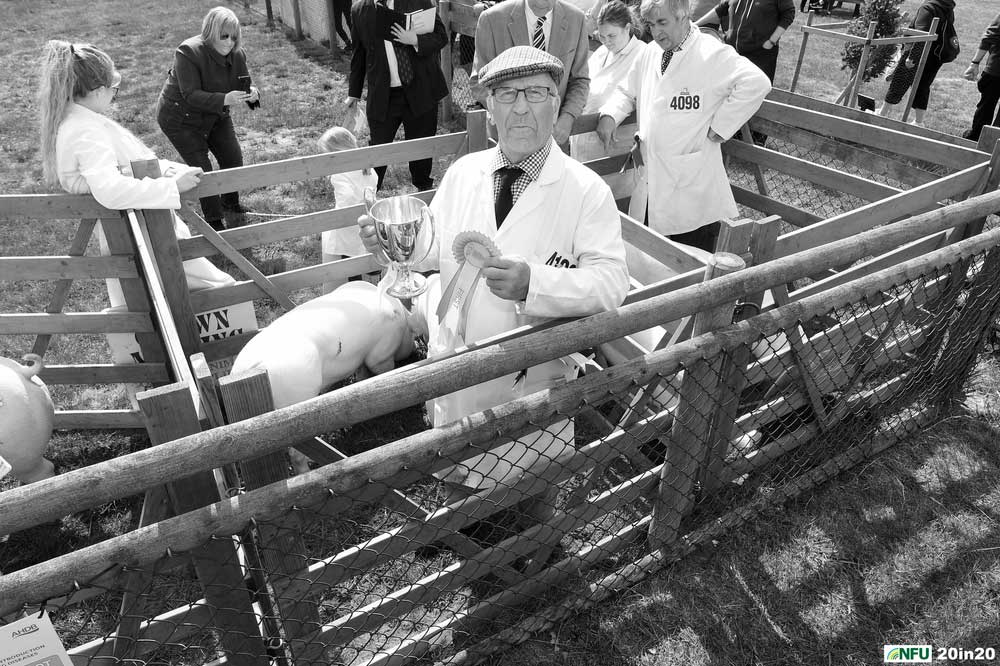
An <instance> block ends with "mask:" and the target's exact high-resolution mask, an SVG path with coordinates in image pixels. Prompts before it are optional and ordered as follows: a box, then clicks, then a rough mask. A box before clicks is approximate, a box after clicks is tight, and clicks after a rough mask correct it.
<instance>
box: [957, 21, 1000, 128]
mask: <svg viewBox="0 0 1000 666" xmlns="http://www.w3.org/2000/svg"><path fill="white" fill-rule="evenodd" d="M984 58H985V60H986V63H985V64H984V63H983V59H984ZM962 76H964V77H965V78H966V79H968V80H969V81H976V77H977V76H978V77H979V79H978V81H977V83H976V85H977V86H978V87H979V103H978V104H976V113H975V114H974V115H973V116H972V128H971V129H969V131H968V132H966V133H965V138H966V139H971V140H972V141H979V135H980V133H982V131H983V127H985V126H986V125H997V126H1000V113H996V117H994V113H995V112H996V110H997V103H998V102H1000V14H997V16H996V18H995V19H993V22H992V23H990V24H989V25H988V26H986V31H985V32H984V33H983V37H982V39H981V40H980V41H979V48H978V49H977V50H976V53H975V54H974V55H973V56H972V61H971V62H970V63H969V66H968V68H966V70H965V72H964V73H963V74H962Z"/></svg>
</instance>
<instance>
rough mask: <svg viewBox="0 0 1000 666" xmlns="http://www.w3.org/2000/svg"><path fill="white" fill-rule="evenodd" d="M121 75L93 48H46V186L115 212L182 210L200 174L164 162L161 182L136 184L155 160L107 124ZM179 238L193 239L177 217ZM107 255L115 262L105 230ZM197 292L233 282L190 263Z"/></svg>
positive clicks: (42, 94) (42, 92)
mask: <svg viewBox="0 0 1000 666" xmlns="http://www.w3.org/2000/svg"><path fill="white" fill-rule="evenodd" d="M121 80H122V77H121V74H119V73H118V71H117V70H116V69H115V66H114V63H113V62H112V60H111V58H110V57H109V56H108V54H106V53H104V52H103V51H101V50H100V49H98V48H96V47H95V46H93V45H90V44H70V43H69V42H65V41H61V40H52V41H50V42H48V43H47V44H46V45H45V51H44V54H43V58H42V66H41V76H40V87H39V91H38V100H39V109H40V135H41V144H42V145H41V152H42V173H43V176H44V178H45V182H46V183H48V184H50V185H55V184H57V183H58V184H59V185H60V186H62V188H63V189H64V190H66V191H67V192H69V193H71V194H91V195H93V197H94V199H96V200H97V202H98V203H99V204H101V205H102V206H105V207H106V208H111V209H113V210H124V209H128V208H139V209H169V210H177V209H179V208H180V207H181V198H180V195H181V194H182V193H184V192H187V191H188V190H191V189H193V188H194V187H196V186H197V185H198V181H199V180H200V178H201V174H202V170H201V169H199V168H197V167H189V166H187V165H185V164H178V163H176V162H170V161H167V160H160V170H161V172H162V173H163V177H161V178H142V179H136V178H133V177H132V174H131V167H130V164H131V162H133V161H135V160H149V159H156V155H155V154H154V153H153V151H152V150H150V149H149V148H147V147H146V146H145V144H143V143H142V142H141V141H140V140H139V139H137V138H136V137H135V136H134V135H133V134H132V133H131V132H129V131H128V130H127V129H125V128H124V127H122V126H121V125H119V124H118V123H116V122H115V121H114V120H112V119H111V118H109V117H108V116H107V114H108V112H109V111H110V110H111V107H112V103H113V102H114V100H115V97H117V95H118V87H119V85H121ZM173 220H174V232H175V233H176V234H177V237H178V238H190V237H191V233H190V232H189V231H188V229H187V227H186V226H185V225H184V223H183V222H181V220H180V219H179V218H178V217H177V216H176V215H174V216H173ZM98 236H99V241H100V246H101V252H102V253H103V254H109V253H110V251H109V249H108V245H107V241H106V239H105V237H104V233H103V230H99V232H98ZM184 272H185V275H186V276H187V285H188V288H189V289H191V290H197V289H205V288H208V287H217V286H222V285H226V284H232V283H234V282H235V280H233V278H232V277H230V276H229V275H227V274H226V273H224V272H223V271H221V270H219V269H218V268H216V267H215V266H214V265H213V264H212V263H211V262H210V261H208V260H207V259H205V258H200V259H192V260H190V261H185V262H184ZM108 296H109V298H110V301H111V306H112V307H116V306H120V305H124V304H125V298H124V296H123V294H122V291H121V286H120V285H119V283H118V280H108Z"/></svg>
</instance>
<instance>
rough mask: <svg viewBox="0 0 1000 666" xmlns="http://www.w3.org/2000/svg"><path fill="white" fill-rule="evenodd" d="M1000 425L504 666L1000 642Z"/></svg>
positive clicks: (754, 660)
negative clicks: (900, 645) (894, 644)
mask: <svg viewBox="0 0 1000 666" xmlns="http://www.w3.org/2000/svg"><path fill="white" fill-rule="evenodd" d="M997 441H1000V429H998V428H997V427H996V425H994V424H991V423H989V422H987V421H986V420H984V419H976V418H971V417H967V416H955V417H951V418H949V419H947V420H945V421H944V422H943V423H941V424H939V425H937V426H935V427H934V428H931V429H929V430H928V431H926V432H925V433H922V434H921V435H920V436H919V437H916V438H914V439H912V440H909V441H907V442H904V443H902V444H900V445H897V446H896V447H895V448H894V449H892V450H890V451H889V452H888V453H887V454H886V455H883V456H881V457H879V458H877V459H876V460H874V461H869V462H868V463H866V464H865V465H864V466H863V467H859V468H857V469H856V470H854V471H849V472H847V473H846V474H843V475H841V476H840V477H838V478H837V479H835V480H834V482H833V483H830V484H826V485H825V486H823V487H822V488H821V489H819V490H818V491H817V492H815V493H814V494H813V495H811V496H807V497H802V498H800V499H799V500H797V501H795V502H793V503H790V504H788V505H786V506H785V507H783V508H779V509H778V510H776V511H773V512H771V513H770V514H767V515H764V516H762V517H760V518H759V519H758V520H756V521H754V522H752V523H749V524H747V525H745V526H744V527H743V528H741V529H740V530H738V531H736V532H735V533H734V534H732V536H730V537H729V538H727V539H725V540H723V541H720V542H718V543H715V544H713V547H711V548H703V549H701V550H700V551H697V552H696V553H695V554H693V555H692V556H690V557H688V558H686V559H685V560H683V561H681V562H679V563H677V564H675V565H673V566H671V567H669V568H668V569H666V570H665V571H663V572H661V573H660V574H659V575H657V576H655V577H653V578H651V579H649V580H647V581H644V582H643V583H641V584H640V585H638V586H636V587H635V588H633V589H631V590H629V591H628V592H627V593H625V594H624V595H622V596H620V597H618V598H617V599H616V600H615V601H614V602H613V603H611V604H606V605H605V606H603V607H601V608H598V609H595V610H593V611H591V612H590V613H589V614H587V615H582V616H579V617H578V618H574V619H573V620H571V621H568V622H566V623H564V624H562V625H560V626H558V627H556V628H555V629H554V630H553V631H551V632H549V633H548V634H547V635H539V636H536V637H534V638H533V639H532V640H530V641H528V642H527V643H525V644H524V645H523V646H521V647H520V648H518V649H517V650H514V651H512V652H508V653H505V654H503V655H498V656H497V657H495V658H494V659H493V660H492V661H491V662H490V663H492V664H501V663H502V664H504V665H505V666H520V665H522V664H523V665H527V664H580V665H594V666H597V665H598V664H600V665H605V664H656V665H662V666H666V665H674V664H676V665H678V666H680V665H681V664H683V665H685V666H699V665H706V666H707V665H709V664H711V665H715V664H788V665H789V666H790V665H792V664H796V665H798V664H879V663H882V646H883V645H884V644H889V643H901V644H932V645H934V646H936V647H948V646H953V647H977V646H979V647H995V646H997V645H1000V622H998V617H1000V563H998V554H1000V550H998V545H1000V523H998V517H1000V484H998V482H997V478H998V471H1000V451H998V450H997V448H996V442H997Z"/></svg>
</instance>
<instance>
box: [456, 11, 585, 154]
mask: <svg viewBox="0 0 1000 666" xmlns="http://www.w3.org/2000/svg"><path fill="white" fill-rule="evenodd" d="M541 17H544V20H543V21H542V26H541V27H542V31H543V33H544V39H545V44H544V46H545V48H544V50H545V51H546V52H547V53H551V54H552V55H554V56H555V57H557V58H559V60H561V61H562V63H563V65H564V68H565V69H564V71H563V75H562V78H561V80H560V81H559V99H561V100H562V106H561V107H560V108H559V117H558V118H557V119H556V124H555V127H554V128H553V130H552V136H553V138H555V140H556V143H558V144H560V145H562V144H565V143H566V142H567V141H568V140H569V133H570V130H571V129H572V128H573V120H575V119H576V117H577V116H579V115H580V114H581V113H583V107H584V105H585V104H586V103H587V96H588V95H589V94H590V74H589V73H588V69H587V59H588V58H589V57H590V48H589V43H588V40H587V31H586V28H585V18H584V14H583V12H582V11H580V10H579V9H577V8H576V7H574V6H573V5H571V4H569V3H568V2H566V1H565V0H506V1H505V2H500V3H498V4H496V5H493V6H492V7H490V8H489V9H487V10H486V11H484V12H483V13H482V14H480V15H479V23H477V24H476V56H475V58H474V59H473V62H472V75H471V76H470V77H469V80H470V83H471V85H472V90H473V94H474V95H475V96H476V98H477V99H478V100H479V102H480V103H481V104H483V105H485V100H486V97H487V95H488V93H489V91H488V90H484V89H482V86H480V85H479V71H480V69H482V67H483V66H484V65H485V64H486V63H488V62H490V61H492V60H493V59H494V58H496V57H497V55H499V54H500V53H502V52H504V51H506V50H507V49H509V48H510V47H512V46H533V45H534V46H537V44H533V37H534V33H535V30H536V28H537V26H538V19H539V18H541ZM529 22H530V23H531V27H530V28H529V27H528V24H529Z"/></svg>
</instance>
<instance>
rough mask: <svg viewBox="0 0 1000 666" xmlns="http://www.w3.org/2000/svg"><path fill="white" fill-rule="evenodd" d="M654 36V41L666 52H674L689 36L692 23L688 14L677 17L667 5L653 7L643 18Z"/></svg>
mask: <svg viewBox="0 0 1000 666" xmlns="http://www.w3.org/2000/svg"><path fill="white" fill-rule="evenodd" d="M642 21H643V23H644V24H645V25H646V27H648V28H649V31H650V33H651V34H652V35H653V41H654V42H656V43H657V44H659V45H660V48H661V49H663V50H664V51H673V50H674V49H675V48H677V47H678V46H679V45H680V43H681V41H683V39H684V37H685V36H686V35H687V32H688V26H689V25H690V23H691V21H690V19H689V18H688V15H687V14H681V15H679V16H678V15H677V14H675V13H674V12H672V11H671V10H670V9H668V8H667V6H666V5H662V6H659V7H657V6H655V5H654V6H653V7H652V8H651V9H650V10H649V11H648V12H647V13H646V15H645V16H643V18H642Z"/></svg>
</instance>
